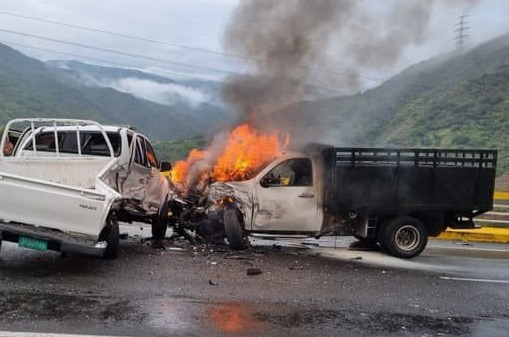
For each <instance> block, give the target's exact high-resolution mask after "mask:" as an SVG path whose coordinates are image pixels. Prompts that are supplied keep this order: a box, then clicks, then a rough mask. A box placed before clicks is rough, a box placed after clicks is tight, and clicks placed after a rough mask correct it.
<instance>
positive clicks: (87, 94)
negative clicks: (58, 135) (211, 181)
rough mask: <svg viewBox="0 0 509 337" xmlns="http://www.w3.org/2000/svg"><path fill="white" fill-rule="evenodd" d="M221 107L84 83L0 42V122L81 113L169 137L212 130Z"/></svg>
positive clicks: (224, 117) (223, 116) (224, 115)
mask: <svg viewBox="0 0 509 337" xmlns="http://www.w3.org/2000/svg"><path fill="white" fill-rule="evenodd" d="M126 71H127V70H126ZM140 76H141V75H140ZM224 110H225V109H224V108H221V107H218V106H216V105H212V104H207V103H204V104H201V105H199V106H196V107H191V106H189V105H186V104H175V105H162V104H157V103H154V102H151V101H148V100H143V99H140V98H136V97H134V96H132V95H130V94H127V93H122V92H119V91H117V90H114V89H112V88H105V87H93V86H88V85H85V84H82V83H78V82H77V81H73V80H71V79H70V77H69V76H67V74H66V73H64V72H62V71H58V70H56V69H55V68H54V67H51V66H50V65H46V64H44V63H42V62H40V61H37V60H35V59H32V58H29V57H27V56H25V55H23V54H21V53H19V52H17V51H15V50H14V49H12V48H10V47H8V46H6V45H2V44H0V125H1V124H5V123H6V122H7V121H8V120H10V119H12V118H17V117H60V118H86V119H94V120H97V121H99V122H103V123H112V124H129V125H134V126H137V127H138V129H139V130H140V131H141V132H143V133H145V134H147V135H148V136H149V137H151V138H152V139H154V140H175V139H180V138H187V137H192V136H196V135H201V134H207V133H210V132H213V131H214V130H216V129H217V128H218V127H220V126H221V125H224V124H225V123H226V122H227V121H228V120H229V118H231V112H226V111H224Z"/></svg>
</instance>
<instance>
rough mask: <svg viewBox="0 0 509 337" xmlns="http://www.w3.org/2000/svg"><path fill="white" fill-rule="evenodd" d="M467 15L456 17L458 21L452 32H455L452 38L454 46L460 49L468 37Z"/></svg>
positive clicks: (463, 46)
mask: <svg viewBox="0 0 509 337" xmlns="http://www.w3.org/2000/svg"><path fill="white" fill-rule="evenodd" d="M467 18H468V15H465V14H464V15H461V16H460V17H459V18H458V23H457V24H456V27H457V28H456V30H455V31H454V33H456V37H455V38H454V39H455V40H456V47H457V48H458V49H460V50H462V49H464V48H465V45H466V42H467V38H468V36H469V35H468V34H467V32H468V30H469V29H470V27H469V26H468V22H467Z"/></svg>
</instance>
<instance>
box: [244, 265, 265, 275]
mask: <svg viewBox="0 0 509 337" xmlns="http://www.w3.org/2000/svg"><path fill="white" fill-rule="evenodd" d="M261 273H262V271H261V269H260V268H255V267H251V268H247V275H250V276H252V275H259V274H261Z"/></svg>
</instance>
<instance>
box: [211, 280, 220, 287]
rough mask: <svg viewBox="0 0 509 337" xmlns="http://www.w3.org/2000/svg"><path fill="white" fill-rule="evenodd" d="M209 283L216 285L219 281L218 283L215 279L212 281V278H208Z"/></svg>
mask: <svg viewBox="0 0 509 337" xmlns="http://www.w3.org/2000/svg"><path fill="white" fill-rule="evenodd" d="M209 284H210V285H211V286H217V285H218V284H219V283H218V282H217V281H214V280H212V279H210V280H209Z"/></svg>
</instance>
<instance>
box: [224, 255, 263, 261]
mask: <svg viewBox="0 0 509 337" xmlns="http://www.w3.org/2000/svg"><path fill="white" fill-rule="evenodd" d="M223 259H230V260H249V261H253V260H256V259H255V258H253V257H249V256H245V255H225V256H224V257H223Z"/></svg>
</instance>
